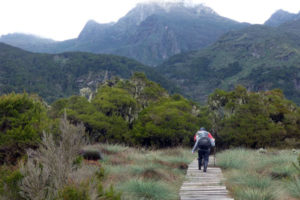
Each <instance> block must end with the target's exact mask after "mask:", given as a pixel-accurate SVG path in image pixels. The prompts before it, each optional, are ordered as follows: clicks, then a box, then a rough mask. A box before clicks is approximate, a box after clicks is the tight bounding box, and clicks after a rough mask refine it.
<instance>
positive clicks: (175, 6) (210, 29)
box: [0, 3, 248, 66]
mask: <svg viewBox="0 0 300 200" xmlns="http://www.w3.org/2000/svg"><path fill="white" fill-rule="evenodd" d="M246 26H248V24H246V23H239V22H236V21H234V20H231V19H228V18H225V17H222V16H219V15H218V14H217V13H216V12H214V11H213V10H212V9H211V8H208V7H206V6H204V5H202V4H200V5H197V6H185V5H184V4H183V3H168V4H167V3H166V4H164V5H163V6H162V5H161V4H157V3H148V4H138V5H137V6H136V7H135V8H133V9H132V10H130V11H129V12H128V13H127V15H125V16H124V17H122V18H121V19H119V20H118V22H115V23H109V24H99V23H97V22H95V21H88V22H87V23H86V25H85V26H84V28H83V29H82V31H81V32H80V34H79V36H78V38H74V39H70V40H67V41H63V42H56V43H53V44H49V45H46V46H45V45H41V46H37V45H35V46H34V48H33V47H31V46H30V45H29V46H28V47H26V46H24V45H23V46H22V48H23V49H25V50H28V51H32V52H42V53H61V52H66V51H85V52H92V53H108V54H116V55H120V56H126V57H129V58H133V59H136V60H138V61H140V62H142V63H144V64H147V65H151V66H156V65H157V64H159V63H161V62H163V61H165V60H166V59H167V58H169V57H170V56H172V55H175V54H177V53H181V52H186V51H190V50H196V49H201V48H204V47H207V46H208V45H210V44H212V43H213V42H215V41H216V40H217V39H218V37H220V36H221V35H222V34H224V33H226V32H227V31H230V30H236V29H240V28H243V27H246ZM191 38H193V41H191ZM0 41H1V39H0ZM9 44H10V45H13V46H17V44H14V43H13V42H10V43H9Z"/></svg>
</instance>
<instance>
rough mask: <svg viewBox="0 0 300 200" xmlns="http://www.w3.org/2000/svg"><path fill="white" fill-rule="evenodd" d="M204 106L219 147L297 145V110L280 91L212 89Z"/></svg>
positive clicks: (299, 119) (299, 114)
mask: <svg viewBox="0 0 300 200" xmlns="http://www.w3.org/2000/svg"><path fill="white" fill-rule="evenodd" d="M208 109H209V113H210V118H211V122H212V127H213V128H212V129H213V131H214V132H215V135H216V137H217V140H216V141H217V142H218V144H219V145H220V146H223V147H232V146H244V147H251V148H259V147H272V146H273V147H284V146H291V145H292V146H295V145H298V146H299V145H300V143H299V139H300V131H299V130H300V109H299V107H297V106H296V105H295V104H294V103H293V102H291V101H288V100H286V99H285V98H284V95H283V94H282V91H280V90H278V89H277V90H271V91H266V92H257V93H255V92H249V91H247V90H246V89H245V88H243V87H242V86H238V87H237V88H236V89H235V90H233V91H231V92H225V91H223V90H216V91H215V92H214V93H213V94H211V95H210V97H209V100H208Z"/></svg>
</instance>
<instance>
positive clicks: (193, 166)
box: [179, 158, 234, 200]
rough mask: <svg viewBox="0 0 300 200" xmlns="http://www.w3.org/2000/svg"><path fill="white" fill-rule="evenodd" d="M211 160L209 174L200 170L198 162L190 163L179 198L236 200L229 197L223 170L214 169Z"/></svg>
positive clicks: (186, 199)
mask: <svg viewBox="0 0 300 200" xmlns="http://www.w3.org/2000/svg"><path fill="white" fill-rule="evenodd" d="M211 161H213V159H211V158H210V163H209V167H208V168H207V172H203V169H202V170H199V169H198V160H196V159H195V160H194V161H193V162H192V163H190V165H189V167H188V170H187V173H186V180H185V181H184V182H183V184H182V186H181V189H180V192H179V196H180V199H181V200H204V199H205V200H234V199H233V198H231V197H229V195H228V193H229V192H228V190H227V189H226V187H225V185H224V183H223V182H224V180H225V179H224V177H223V174H222V170H221V169H220V168H217V167H212V166H213V165H212V163H211Z"/></svg>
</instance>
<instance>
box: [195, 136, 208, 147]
mask: <svg viewBox="0 0 300 200" xmlns="http://www.w3.org/2000/svg"><path fill="white" fill-rule="evenodd" d="M210 147H211V143H210V139H209V138H208V137H202V138H200V140H199V142H198V148H199V149H209V148H210Z"/></svg>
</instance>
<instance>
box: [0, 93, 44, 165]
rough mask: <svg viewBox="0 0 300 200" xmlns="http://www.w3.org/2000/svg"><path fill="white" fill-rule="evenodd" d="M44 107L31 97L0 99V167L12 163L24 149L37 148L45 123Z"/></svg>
mask: <svg viewBox="0 0 300 200" xmlns="http://www.w3.org/2000/svg"><path fill="white" fill-rule="evenodd" d="M46 111H47V110H46V106H45V105H43V103H42V102H41V101H40V99H38V98H37V97H35V96H29V95H27V94H25V93H24V94H14V93H12V94H8V95H3V96H1V97H0V165H2V164H4V163H16V159H17V158H19V157H20V156H21V155H22V154H24V152H25V149H26V148H29V147H31V148H34V147H36V146H37V145H38V142H39V141H40V138H41V133H42V131H43V130H47V126H48V123H49V120H48V117H47V114H46Z"/></svg>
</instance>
